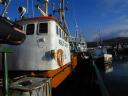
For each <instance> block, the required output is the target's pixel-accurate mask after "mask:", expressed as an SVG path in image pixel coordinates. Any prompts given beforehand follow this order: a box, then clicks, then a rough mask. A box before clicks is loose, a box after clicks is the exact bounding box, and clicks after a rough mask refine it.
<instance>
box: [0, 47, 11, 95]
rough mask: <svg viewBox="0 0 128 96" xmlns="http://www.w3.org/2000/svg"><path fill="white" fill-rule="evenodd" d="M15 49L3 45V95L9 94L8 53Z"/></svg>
mask: <svg viewBox="0 0 128 96" xmlns="http://www.w3.org/2000/svg"><path fill="white" fill-rule="evenodd" d="M11 52H13V50H12V49H11V48H6V47H1V48H0V53H1V56H2V57H1V59H2V79H3V80H2V83H3V87H2V94H3V96H8V64H7V53H11Z"/></svg>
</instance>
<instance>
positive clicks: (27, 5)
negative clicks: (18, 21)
mask: <svg viewBox="0 0 128 96" xmlns="http://www.w3.org/2000/svg"><path fill="white" fill-rule="evenodd" d="M27 14H28V0H27Z"/></svg>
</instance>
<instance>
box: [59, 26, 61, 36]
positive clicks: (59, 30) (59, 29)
mask: <svg viewBox="0 0 128 96" xmlns="http://www.w3.org/2000/svg"><path fill="white" fill-rule="evenodd" d="M59 35H60V37H61V29H60V28H59Z"/></svg>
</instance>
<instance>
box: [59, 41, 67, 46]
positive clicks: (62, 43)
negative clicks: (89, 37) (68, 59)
mask: <svg viewBox="0 0 128 96" xmlns="http://www.w3.org/2000/svg"><path fill="white" fill-rule="evenodd" d="M59 44H60V45H61V46H65V47H68V44H67V43H65V42H64V41H62V40H59Z"/></svg>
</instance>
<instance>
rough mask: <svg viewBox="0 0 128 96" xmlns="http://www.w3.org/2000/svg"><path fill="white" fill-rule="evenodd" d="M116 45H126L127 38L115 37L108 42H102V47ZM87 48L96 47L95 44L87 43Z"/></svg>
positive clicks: (127, 42)
mask: <svg viewBox="0 0 128 96" xmlns="http://www.w3.org/2000/svg"><path fill="white" fill-rule="evenodd" d="M118 43H125V44H128V37H117V38H112V39H108V40H103V45H115V44H118ZM87 46H88V47H96V46H97V42H87Z"/></svg>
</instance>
